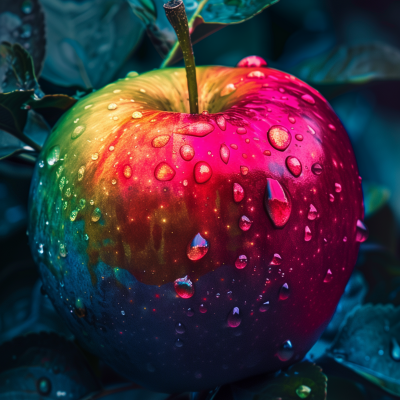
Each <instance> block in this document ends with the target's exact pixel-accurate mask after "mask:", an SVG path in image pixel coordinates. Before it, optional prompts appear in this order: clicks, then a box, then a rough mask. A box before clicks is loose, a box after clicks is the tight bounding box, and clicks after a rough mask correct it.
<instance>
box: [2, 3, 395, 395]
mask: <svg viewBox="0 0 400 400" xmlns="http://www.w3.org/2000/svg"><path fill="white" fill-rule="evenodd" d="M242 2H244V0H230V3H232V4H237V5H238V6H240V5H241V4H242ZM245 3H246V2H245ZM185 4H186V7H187V9H188V10H195V9H196V7H197V3H196V1H186V2H185ZM132 10H134V11H136V15H135V13H134V12H133V11H132ZM160 10H162V1H159V0H156V1H155V2H153V1H151V0H141V1H139V0H129V1H125V0H75V1H64V0H40V1H39V0H13V1H10V0H2V1H1V3H0V42H2V41H8V42H10V43H16V42H18V43H20V44H21V45H22V46H23V47H24V48H25V49H26V50H27V51H28V52H29V53H30V54H31V55H32V58H33V61H34V65H35V70H36V75H37V76H38V77H39V76H40V77H39V79H38V84H39V85H40V88H41V89H40V88H39V85H37V84H36V83H35V82H33V83H32V84H29V85H30V86H29V87H28V88H29V89H35V93H37V94H38V96H39V97H41V96H43V94H67V95H69V96H76V97H79V96H82V95H84V94H85V93H86V92H87V91H88V90H89V89H90V88H93V89H97V88H100V87H102V86H104V85H105V84H107V83H109V82H111V81H113V80H115V79H117V78H121V77H124V76H125V75H126V74H127V73H128V72H130V71H137V72H138V73H139V74H140V73H142V72H145V71H149V70H151V69H154V68H158V67H159V66H160V64H161V62H162V57H161V56H160V54H163V55H165V54H166V51H167V50H168V48H169V47H171V43H173V41H174V35H173V34H172V33H171V32H170V31H168V29H169V28H168V27H167V25H166V22H165V16H164V15H163V13H162V11H160ZM137 15H139V16H140V17H141V18H140V19H139V18H138V17H137ZM143 21H144V22H145V24H143ZM3 50H4V49H3ZM0 53H1V51H0ZM194 53H195V58H196V63H197V65H199V66H200V65H227V66H235V65H236V64H237V62H238V61H239V60H241V59H242V58H244V57H246V56H248V55H253V54H255V55H259V56H261V57H263V58H264V59H265V60H267V62H268V64H269V66H271V67H274V68H278V69H282V70H285V71H288V72H290V73H293V74H294V75H296V76H298V77H299V78H301V79H303V80H305V81H306V82H308V83H309V84H311V85H312V86H314V87H316V88H317V89H318V90H320V91H321V93H322V94H323V95H324V96H326V97H327V99H328V100H329V102H330V104H331V105H332V107H333V108H334V110H335V111H336V113H337V114H338V116H339V117H340V119H341V120H342V122H343V124H344V126H345V127H346V129H347V131H348V133H349V136H350V139H351V142H352V144H353V147H354V150H355V153H356V157H357V160H358V166H359V169H360V175H361V176H362V178H363V189H364V196H365V207H366V224H367V226H368V227H369V230H370V238H369V240H368V241H367V242H365V243H363V244H362V245H361V250H360V255H359V259H358V262H357V266H356V269H355V271H354V274H353V276H352V278H351V280H350V282H349V284H348V286H347V288H346V291H345V293H344V295H343V298H342V300H341V301H340V303H339V306H338V309H337V312H336V314H335V316H334V318H333V320H332V321H331V323H330V325H329V326H328V328H327V330H326V332H325V333H324V335H323V336H322V338H321V339H320V340H319V341H318V342H317V344H316V345H315V346H314V348H313V349H312V350H311V351H310V353H309V354H308V357H307V358H308V360H310V361H316V362H317V363H318V365H320V366H321V367H322V368H323V371H324V373H325V374H326V375H327V376H328V399H329V400H335V399H339V398H340V399H341V400H347V399H349V400H350V399H351V400H357V399H367V400H375V399H379V400H388V399H391V398H395V397H398V396H400V346H399V343H400V311H399V305H400V261H399V252H400V238H399V235H398V232H399V228H400V157H399V153H400V118H399V116H400V101H399V99H398V96H399V95H398V93H400V79H399V78H400V2H399V1H398V0H381V1H380V2H376V1H372V0H335V1H334V0H302V1H299V0H281V1H280V2H278V3H277V4H275V5H273V6H272V7H270V8H268V9H267V10H265V11H264V12H262V13H260V14H258V15H256V16H255V17H254V18H252V19H250V20H247V21H246V22H243V23H241V24H231V25H229V26H227V27H225V28H224V29H221V30H218V31H217V32H215V33H214V34H213V35H212V36H208V37H206V38H204V39H203V40H202V41H200V42H199V43H197V44H195V45H194ZM1 55H2V56H4V51H3V53H1ZM4 60H5V58H4V57H3V59H2V61H1V62H0V82H2V86H1V92H6V91H7V90H6V89H7V85H8V84H9V81H7V66H6V62H5V61H4ZM177 65H182V66H183V62H182V61H179V62H178V63H177ZM37 111H38V112H35V111H33V110H30V111H29V112H28V122H27V125H26V126H25V129H24V133H25V134H26V135H28V136H29V137H32V138H35V140H36V141H37V142H38V143H43V141H44V140H45V138H46V136H47V135H48V134H49V132H50V129H51V126H52V125H54V123H55V122H56V120H57V118H58V116H59V115H60V113H59V112H50V111H49V110H48V109H46V108H45V109H43V110H37ZM18 146H21V143H20V141H19V140H18V139H16V138H13V137H12V136H11V135H9V134H8V133H6V132H4V131H0V148H1V147H3V148H6V147H7V148H18ZM0 157H1V154H0ZM32 170H33V165H32V158H31V157H29V156H27V157H10V158H7V159H6V160H2V161H0V249H1V250H0V255H1V257H0V344H2V343H6V342H7V341H9V340H11V339H14V341H12V342H7V343H6V345H3V346H1V347H0V364H1V365H0V399H11V398H13V399H14V398H18V399H25V398H26V399H28V398H29V399H39V398H42V397H41V396H45V397H46V398H53V397H52V393H53V392H54V390H52V391H51V392H49V393H50V394H49V393H48V394H46V390H47V389H46V387H47V388H48V385H49V384H50V386H51V385H52V388H53V389H54V387H55V385H59V387H60V388H61V387H62V388H64V389H65V388H67V389H66V390H67V392H68V393H69V394H70V396H69V398H70V399H75V398H76V399H80V398H87V399H89V398H96V397H87V394H88V393H89V392H96V391H98V390H100V389H99V388H100V385H103V387H113V388H117V387H118V385H120V384H122V385H123V384H128V383H127V382H125V381H124V379H123V378H121V377H119V376H117V375H116V374H115V373H114V372H113V371H111V370H110V369H109V367H107V366H105V365H103V364H102V363H101V361H99V360H96V359H94V358H93V357H92V356H90V355H88V354H86V355H85V357H86V361H85V362H86V363H87V370H85V371H84V372H82V376H85V373H86V374H89V375H90V376H91V378H90V379H89V378H87V379H85V382H83V381H82V382H81V381H79V379H78V378H77V377H76V376H72V377H71V375H69V374H68V373H67V372H66V371H67V370H68V368H69V367H71V366H73V365H78V364H79V365H82V363H81V362H80V361H79V357H80V356H82V354H81V353H80V355H77V356H76V357H77V358H74V357H75V356H74V355H71V357H69V358H68V357H64V358H63V357H61V358H60V357H59V358H57V360H58V361H57V362H55V363H56V364H57V363H58V364H57V366H58V367H57V368H60V365H61V375H59V374H58V373H54V374H53V375H51V376H49V377H48V378H46V379H48V382H47V381H40V380H39V381H38V380H37V379H36V380H34V381H32V382H33V383H32V385H34V387H35V391H36V392H35V393H36V394H37V397H34V396H33V397H21V396H22V395H21V393H20V392H18V390H19V388H21V387H22V386H21V385H22V383H21V380H19V379H21V378H20V375H19V374H20V372H21V370H22V371H25V372H26V371H27V370H28V371H29V372H30V373H31V374H33V375H35V373H34V372H35V368H36V369H37V368H38V366H37V365H36V364H34V363H33V361H32V360H31V361H29V362H26V363H25V364H23V365H20V364H15V363H14V364H13V363H12V362H11V361H10V363H8V364H7V362H6V361H7V360H11V358H10V357H11V355H10V354H11V353H9V352H7V351H8V350H7V351H6V349H10V348H11V349H17V348H18V349H30V348H32V346H34V347H35V346H36V347H35V348H37V349H38V350H37V351H38V354H42V353H41V352H48V351H50V350H48V349H47V348H44V347H46V346H47V347H48V348H52V346H54V348H57V349H59V348H60V347H63V345H61V344H60V343H61V342H59V341H60V340H69V341H71V340H73V336H72V335H71V333H70V332H68V329H67V328H66V327H65V325H64V323H63V321H61V320H60V319H59V317H58V316H57V315H56V314H55V312H54V309H53V308H52V305H51V303H50V301H49V300H48V299H47V297H46V296H43V295H42V294H43V293H42V294H41V291H40V287H41V284H40V281H39V276H38V273H37V270H36V267H35V265H34V264H33V261H32V259H31V255H30V251H29V249H28V245H27V236H26V223H27V220H26V219H27V204H28V192H29V185H30V179H31V174H32ZM366 304H368V305H366ZM360 305H362V306H361V307H360ZM367 316H368V317H367ZM346 317H347V318H346ZM42 331H47V332H55V333H57V335H59V336H54V337H53V336H51V335H50V336H48V337H45V338H44V339H43V336H41V335H36V336H35V335H33V336H27V337H25V339H23V340H22V339H21V338H19V337H18V336H20V335H22V334H27V333H32V332H33V333H34V332H36V333H38V332H42ZM352 338H353V339H352ZM354 338H356V340H355V341H354ZM42 342H43V343H47V344H46V346H44V347H43V344H38V343H42ZM68 343H70V342H68ZM357 346H358V347H357ZM349 348H351V349H352V350H353V352H352V355H351V357H350V356H348V354H349V351H348V349H349ZM354 349H355V350H354ZM15 351H16V350H15ZM21 351H23V350H21ZM56 353H57V352H56ZM46 354H48V353H46ZM51 354H54V352H53V353H51ZM64 355H65V354H64ZM6 365H7V366H6ZM85 365H86V364H85ZM52 368H53V367H52ZM81 368H83V369H85V368H86V367H81ZM305 369H306V370H307V368H305ZM18 371H19V372H18ZM52 371H53V372H54V368H53V369H52ZM93 371H94V372H93ZM307 373H308V372H307ZM310 373H311V374H314V373H316V372H315V371H311V372H310ZM93 374H94V375H95V377H93V376H92V375H93ZM301 374H302V372H300V375H301ZM39 375H40V374H39ZM56 375H57V377H58V378H57V379H58V380H57V379H56V378H55V377H56ZM89 375H88V376H89ZM18 377H19V378H18ZM60 377H61V378H62V379H61V380H60ZM289 378H290V377H289ZM289 378H287V379H288V380H287V381H285V379H283V378H282V377H281V381H282V382H283V383H280V384H279V385H281V386H279V385H278V386H279V387H280V388H284V387H285V385H287V386H288V387H290V385H291V384H292V383H290V382H289ZM10 381H11V382H14V384H13V383H11V386H7V385H10V384H9V382H10ZM100 381H101V382H100ZM6 382H8V383H7V385H6ZM25 384H26V385H28V386H29V383H27V382H25V383H24V385H25ZM12 385H14V386H12ZM38 385H39V386H38ZM46 385H47V386H46ZM74 385H75V386H76V388H77V389H76V390H75V391H74V390H73V389H72V387H73V386H74ZM79 385H80V386H79ZM250 386H251V385H250ZM57 387H58V386H57ZM296 387H297V389H298V388H299V387H300V386H298V383H297V386H296ZM10 388H11V389H10ZM38 388H41V389H40V390H39V389H38ZM64 389H63V390H64ZM12 390H14V392H15V393H19V395H18V396H19V397H7V396H11V395H10V394H9V393H11V391H12ZM60 390H61V389H60ZM60 390H59V392H60V393H63V390H61V391H60ZM67 392H66V393H67ZM7 393H8V394H7ZM54 393H57V392H54ZM274 393H275V392H274ZM293 393H294V394H293V396H294V397H290V396H289V397H288V396H286V397H285V396H283V397H282V398H283V399H284V400H286V399H292V398H293V399H295V398H306V397H307V396H308V395H307V396H305V393H306V392H304V393H303V394H302V393H301V391H300V392H295V391H293ZM312 393H314V392H312ZM315 393H317V392H315ZM84 395H85V396H86V397H82V396H84ZM24 396H25V395H24ZM184 396H186V397H184ZM188 396H189V394H183V395H181V397H179V396H175V397H170V398H171V399H172V398H175V399H178V398H179V399H188V398H189V397H188ZM207 396H209V397H207ZM212 396H214V397H212ZM212 396H211V395H209V394H192V398H193V399H199V400H200V399H206V398H207V399H212V398H214V399H215V400H217V399H235V400H242V399H243V400H244V399H250V398H253V396H254V393H253V392H252V391H251V390H249V385H247V386H246V385H244V386H243V385H230V387H225V388H222V389H219V390H218V393H217V392H215V393H214V394H212ZM218 396H219V397H218ZM259 396H260V397H257V398H259V399H265V400H266V399H269V398H271V399H272V398H278V397H279V396H278V395H277V397H270V396H267V395H265V394H264V395H259ZM263 396H264V397H263ZM296 396H297V397H296ZM302 396H303V397H302ZM304 396H305V397H304ZM321 396H322V395H321ZM167 397H168V396H167V395H160V394H155V393H150V392H148V391H144V390H140V389H137V388H136V389H135V388H133V387H131V386H129V384H128V387H127V389H126V390H124V391H122V392H120V393H114V394H110V395H108V396H106V397H105V398H107V399H108V400H111V399H121V400H122V399H136V398H138V399H141V398H143V399H166V398H167ZM54 398H57V397H54ZM309 398H315V399H319V398H323V397H318V395H317V394H316V397H309Z"/></svg>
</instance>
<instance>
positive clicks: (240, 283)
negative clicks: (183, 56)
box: [29, 59, 367, 392]
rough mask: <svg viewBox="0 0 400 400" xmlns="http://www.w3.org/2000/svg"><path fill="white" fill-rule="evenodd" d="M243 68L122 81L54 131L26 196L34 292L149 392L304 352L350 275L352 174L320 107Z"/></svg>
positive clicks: (252, 371)
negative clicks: (193, 100)
mask: <svg viewBox="0 0 400 400" xmlns="http://www.w3.org/2000/svg"><path fill="white" fill-rule="evenodd" d="M253 63H254V59H252V60H245V61H242V62H241V63H240V64H239V65H240V66H241V67H238V68H227V67H200V68H197V84H198V92H199V108H200V112H201V114H189V113H188V89H187V82H186V76H185V69H179V68H169V69H162V70H155V71H151V72H148V73H145V74H143V75H140V76H134V74H130V75H128V76H127V77H126V78H125V79H121V80H119V81H117V82H115V83H112V84H110V85H108V86H106V87H105V88H103V89H101V90H99V91H97V92H95V93H93V94H90V95H88V96H87V97H85V98H83V99H82V100H80V101H79V102H78V103H76V104H75V106H74V107H73V108H72V109H70V110H69V111H68V112H67V113H66V114H65V115H64V116H63V117H62V118H61V119H60V121H59V123H58V124H57V126H56V127H55V128H54V131H53V132H52V134H51V136H50V137H49V138H48V140H47V142H46V144H45V146H44V148H43V151H42V153H41V155H40V158H39V161H38V163H37V165H36V168H35V172H34V177H33V181H32V188H31V205H30V227H29V238H30V246H31V248H32V252H33V255H34V258H35V260H36V261H37V263H38V264H39V265H40V271H41V274H42V279H43V285H44V289H45V291H46V292H47V293H48V295H49V297H50V298H51V300H52V301H53V303H54V305H55V307H56V309H57V310H58V311H59V313H60V314H61V315H62V316H63V317H64V319H65V320H66V321H67V323H68V325H69V327H70V328H71V330H72V331H73V333H74V334H75V335H76V337H77V338H78V339H79V341H80V342H81V343H82V344H84V345H85V346H86V348H87V349H88V350H89V351H91V352H93V353H94V354H96V355H98V356H99V357H101V358H102V359H103V360H105V361H107V362H108V363H109V364H110V365H111V366H113V367H114V368H115V369H116V370H117V371H118V372H120V373H121V374H123V375H124V376H126V377H128V378H129V379H131V380H133V381H135V382H137V383H139V384H141V385H143V386H145V387H148V388H152V389H154V390H158V391H162V392H180V391H185V390H192V391H196V390H201V389H206V388H211V387H214V386H218V385H221V384H224V383H227V382H232V381H236V380H239V379H243V378H245V377H247V376H251V375H256V374H260V373H265V372H268V371H275V370H278V369H282V368H285V367H287V366H289V365H290V364H292V363H294V362H296V361H299V360H301V359H302V358H303V357H304V355H305V354H306V353H307V351H308V350H309V349H310V348H311V347H312V345H313V344H314V343H315V342H316V340H317V339H318V338H319V336H320V335H321V333H322V332H323V330H324V329H325V327H326V325H327V324H328V322H329V321H330V319H331V317H332V315H333V313H334V311H335V308H336V306H337V303H338V301H339V298H340V296H341V295H342V293H343V291H344V288H345V286H346V283H347V281H348V279H349V277H350V275H351V273H352V270H353V266H354V264H355V261H356V258H357V253H358V248H359V244H360V242H362V241H364V240H365V239H366V235H367V232H366V228H365V226H364V224H363V223H362V220H363V216H364V211H363V197H362V189H361V178H360V177H359V174H358V169H357V163H356V160H355V158H354V154H353V150H352V147H351V144H350V141H349V138H348V136H347V133H346V131H345V129H344V127H343V126H342V124H341V122H340V121H339V119H338V117H337V116H336V115H335V113H334V112H333V110H332V108H331V107H330V106H329V104H328V103H327V101H326V100H325V99H324V98H323V97H322V96H321V95H320V94H319V93H318V92H317V91H316V90H314V89H313V88H311V87H310V86H308V85H307V84H305V83H304V82H302V81H300V80H298V79H297V78H296V77H294V76H291V75H289V74H286V73H284V72H281V71H278V70H274V69H271V68H267V67H266V65H265V62H264V63H261V62H260V64H258V65H256V66H252V65H254V64H253Z"/></svg>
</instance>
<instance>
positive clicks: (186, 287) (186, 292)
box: [174, 275, 194, 316]
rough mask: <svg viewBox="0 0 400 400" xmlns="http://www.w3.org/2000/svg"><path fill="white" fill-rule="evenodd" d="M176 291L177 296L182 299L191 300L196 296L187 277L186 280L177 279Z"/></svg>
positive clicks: (175, 282) (175, 283)
mask: <svg viewBox="0 0 400 400" xmlns="http://www.w3.org/2000/svg"><path fill="white" fill-rule="evenodd" d="M174 289H175V292H176V294H177V295H178V296H179V297H181V298H182V299H189V298H190V297H192V296H193V294H194V286H193V283H192V281H191V280H190V279H189V277H188V276H187V275H186V276H185V277H184V278H178V279H175V281H174ZM189 310H190V309H188V315H189ZM189 316H191V315H189Z"/></svg>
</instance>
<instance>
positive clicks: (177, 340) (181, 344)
mask: <svg viewBox="0 0 400 400" xmlns="http://www.w3.org/2000/svg"><path fill="white" fill-rule="evenodd" d="M182 346H183V341H182V339H179V338H178V339H176V340H175V347H182Z"/></svg>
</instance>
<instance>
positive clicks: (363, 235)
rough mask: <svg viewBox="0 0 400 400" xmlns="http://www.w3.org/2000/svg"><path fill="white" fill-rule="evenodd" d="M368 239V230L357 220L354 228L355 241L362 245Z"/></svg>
mask: <svg viewBox="0 0 400 400" xmlns="http://www.w3.org/2000/svg"><path fill="white" fill-rule="evenodd" d="M367 239H368V228H367V227H366V226H365V225H364V223H363V222H362V221H360V220H359V219H358V220H357V226H356V241H357V242H360V243H363V242H365V241H366V240H367Z"/></svg>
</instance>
